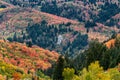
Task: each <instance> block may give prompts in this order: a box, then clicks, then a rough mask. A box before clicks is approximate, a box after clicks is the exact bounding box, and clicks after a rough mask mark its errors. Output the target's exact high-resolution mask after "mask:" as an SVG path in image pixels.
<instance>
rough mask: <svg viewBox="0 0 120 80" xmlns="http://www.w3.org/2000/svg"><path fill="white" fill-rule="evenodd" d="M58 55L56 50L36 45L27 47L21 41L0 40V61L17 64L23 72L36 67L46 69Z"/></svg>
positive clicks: (34, 69) (33, 69)
mask: <svg viewBox="0 0 120 80" xmlns="http://www.w3.org/2000/svg"><path fill="white" fill-rule="evenodd" d="M58 56H59V55H58V54H57V53H56V52H54V51H51V52H50V51H49V50H45V49H43V48H40V47H38V46H33V47H27V46H26V45H24V44H21V43H17V42H12V43H11V42H7V41H3V40H0V61H4V62H6V63H9V64H12V65H14V66H18V67H20V68H22V69H23V70H24V72H25V73H28V72H29V71H31V70H32V71H36V70H37V69H41V70H47V69H48V68H50V67H51V66H52V64H53V63H54V62H55V61H56V60H57V59H58ZM26 63H27V64H26Z"/></svg>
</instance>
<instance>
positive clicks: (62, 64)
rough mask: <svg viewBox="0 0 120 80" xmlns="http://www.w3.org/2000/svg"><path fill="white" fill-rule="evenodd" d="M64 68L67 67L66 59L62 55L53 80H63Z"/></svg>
mask: <svg viewBox="0 0 120 80" xmlns="http://www.w3.org/2000/svg"><path fill="white" fill-rule="evenodd" d="M64 67H65V59H64V56H62V55H61V56H60V57H59V59H58V61H57V65H56V67H55V71H54V74H53V80H63V76H62V72H63V70H64Z"/></svg>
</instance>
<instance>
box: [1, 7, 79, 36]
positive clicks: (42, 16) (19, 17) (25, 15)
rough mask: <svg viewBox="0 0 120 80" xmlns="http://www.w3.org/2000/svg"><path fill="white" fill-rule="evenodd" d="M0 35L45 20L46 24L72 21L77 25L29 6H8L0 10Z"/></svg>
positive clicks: (8, 33)
mask: <svg viewBox="0 0 120 80" xmlns="http://www.w3.org/2000/svg"><path fill="white" fill-rule="evenodd" d="M0 17H1V18H0V36H1V37H2V36H4V37H6V36H9V35H10V34H12V32H19V31H21V30H22V29H25V28H26V27H27V26H28V25H33V24H35V23H40V22H41V21H42V20H46V21H47V22H48V25H52V24H54V25H57V24H62V23H65V24H66V23H69V22H70V23H72V24H73V25H78V22H77V21H73V20H69V19H66V18H61V17H58V16H55V15H51V14H48V13H44V12H39V11H37V10H34V9H31V8H18V7H15V8H10V9H7V10H3V11H2V12H0Z"/></svg>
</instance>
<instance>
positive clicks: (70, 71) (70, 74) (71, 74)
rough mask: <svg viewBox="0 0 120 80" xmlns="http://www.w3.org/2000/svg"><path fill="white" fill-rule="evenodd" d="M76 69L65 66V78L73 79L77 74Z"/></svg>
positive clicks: (63, 73)
mask: <svg viewBox="0 0 120 80" xmlns="http://www.w3.org/2000/svg"><path fill="white" fill-rule="evenodd" d="M74 73H75V70H74V69H73V68H71V69H70V68H64V71H63V72H62V75H63V77H64V80H73V78H74V76H75V74H74Z"/></svg>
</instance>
